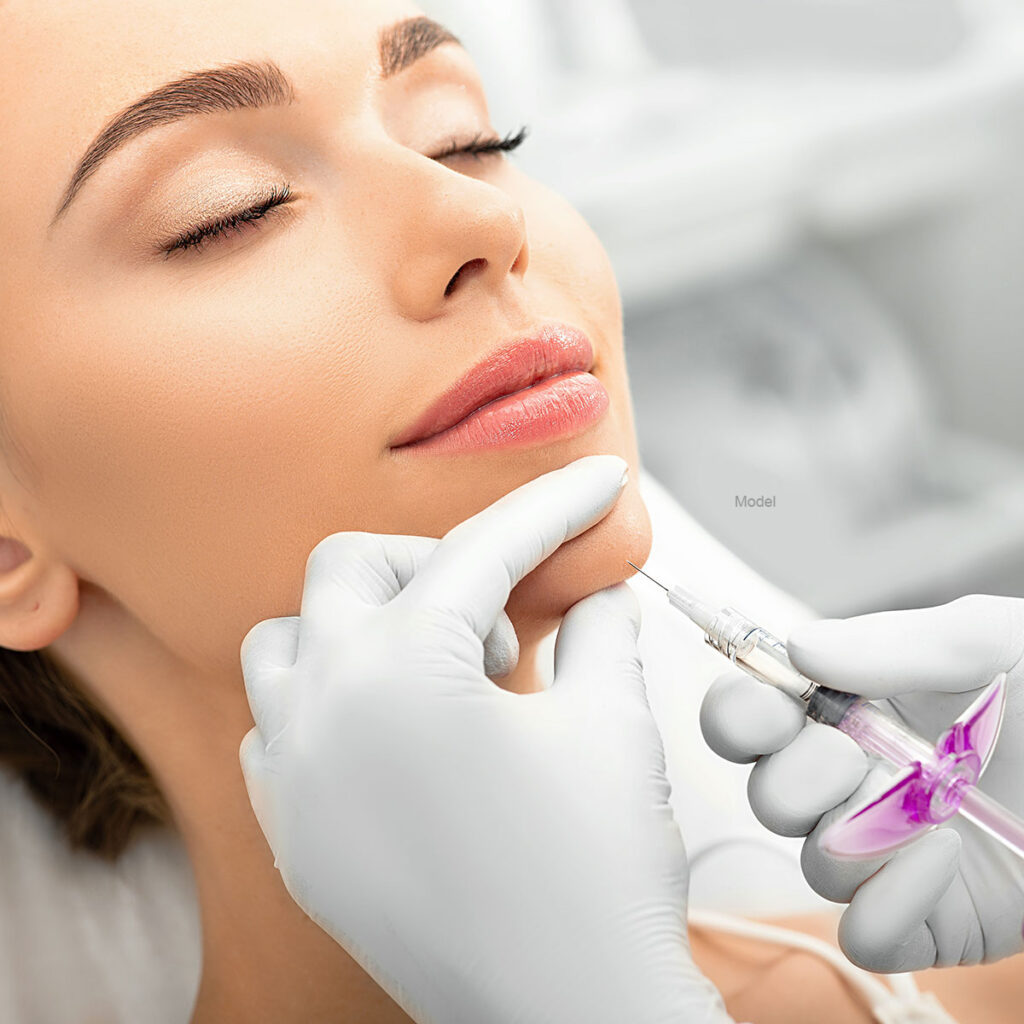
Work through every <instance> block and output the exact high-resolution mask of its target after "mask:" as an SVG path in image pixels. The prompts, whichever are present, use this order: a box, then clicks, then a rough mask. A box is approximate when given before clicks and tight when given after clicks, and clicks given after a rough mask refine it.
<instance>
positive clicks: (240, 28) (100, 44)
mask: <svg viewBox="0 0 1024 1024" xmlns="http://www.w3.org/2000/svg"><path fill="white" fill-rule="evenodd" d="M420 13H422V11H421V10H420V8H418V7H417V6H415V5H414V4H412V3H409V2H407V0H289V3H288V5H287V8H284V7H282V5H281V3H280V0H218V2H217V3H210V2H209V0H180V2H179V0H176V2H175V3H173V4H167V3H165V2H160V0H62V2H60V3H46V4H40V3H38V2H36V0H0V96H3V97H5V102H3V103H0V151H2V152H3V154H4V159H3V160H2V161H0V214H2V215H3V219H4V221H5V222H6V223H7V226H8V228H10V229H12V230H15V231H16V230H22V231H28V230H30V229H32V226H33V225H34V230H35V231H36V232H38V231H39V230H41V227H42V226H45V224H46V223H47V222H48V221H49V218H50V216H51V215H52V211H53V206H54V204H55V203H56V202H57V200H58V198H59V196H60V193H61V190H62V188H63V187H64V184H65V182H66V181H67V178H68V175H70V174H71V172H72V170H73V168H74V166H75V163H76V162H77V160H78V159H79V157H80V156H81V155H82V153H83V151H84V150H85V149H86V147H87V146H88V145H89V143H90V141H91V140H92V139H93V138H94V137H95V136H96V135H97V133H98V132H99V131H100V130H101V129H102V128H103V126H104V124H106V123H107V121H109V119H110V118H111V117H112V116H113V115H114V114H116V113H117V112H118V111H119V110H121V109H122V108H124V107H126V106H128V105H129V104H130V103H132V102H134V101H135V100H136V99H138V98H139V97H140V96H142V95H143V94H145V93H147V92H149V91H150V90H152V89H154V88H156V87H158V86H160V85H162V84H163V83H165V82H167V81H171V80H174V79H177V78H180V77H183V76H184V75H186V74H188V73H189V72H191V71H195V70H199V69H201V68H206V67H212V66H216V65H220V64H225V63H229V62H234V61H239V60H259V59H260V58H265V57H269V58H272V59H273V60H275V61H277V62H278V63H279V64H281V66H282V67H284V68H285V69H286V70H288V71H289V72H291V71H292V70H293V69H297V70H296V77H297V78H298V79H300V80H303V75H302V73H300V72H303V73H304V74H305V79H304V80H305V81H307V82H308V81H310V80H311V77H316V78H320V77H329V79H330V84H331V86H332V88H334V89H338V90H341V91H342V93H344V91H345V90H346V89H348V88H356V87H357V86H358V83H360V82H362V81H363V80H364V79H365V77H366V75H367V73H368V71H369V69H370V68H371V67H372V66H373V65H374V63H375V62H376V58H377V34H378V32H379V30H380V29H381V28H382V27H383V26H385V25H389V24H391V23H392V22H394V21H397V20H398V19H400V18H405V17H409V16H411V15H416V14H420Z"/></svg>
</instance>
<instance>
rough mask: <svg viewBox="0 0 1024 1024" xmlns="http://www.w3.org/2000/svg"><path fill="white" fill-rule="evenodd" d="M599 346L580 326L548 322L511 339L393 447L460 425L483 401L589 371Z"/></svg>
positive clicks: (447, 392)
mask: <svg viewBox="0 0 1024 1024" xmlns="http://www.w3.org/2000/svg"><path fill="white" fill-rule="evenodd" d="M593 365H594V348H593V346H592V345H591V343H590V339H589V338H588V337H587V336H586V335H585V334H584V333H583V332H582V331H581V330H579V329H578V328H575V327H570V326H569V325H568V324H563V323H557V322H554V321H551V322H548V323H546V324H544V325H543V326H541V327H540V328H539V329H537V330H535V331H532V332H531V333H530V334H528V335H523V336H520V337H518V338H515V339H513V340H512V341H511V342H507V343H506V344H504V345H502V346H501V347H500V348H498V349H496V350H495V351H494V352H492V353H491V354H490V355H488V356H487V357H486V358H485V359H482V360H481V361H480V362H478V363H477V364H476V365H475V366H473V367H472V368H471V369H469V370H468V371H467V372H466V373H465V374H463V375H462V377H460V378H459V379H458V380H457V381H456V382H455V383H454V384H452V385H451V387H449V388H447V389H446V390H445V391H444V392H443V393H442V394H441V395H440V396H439V397H438V398H437V399H436V400H435V401H433V402H431V404H430V406H429V408H428V409H427V410H426V411H425V412H424V413H423V414H422V415H420V416H418V417H417V418H416V420H415V421H414V422H413V423H412V425H411V426H409V427H408V429H406V430H404V431H403V432H402V433H401V434H400V435H399V436H398V437H397V438H396V439H395V440H394V441H392V442H391V447H392V448H399V447H401V446H402V445H407V444H412V443H413V442H415V441H423V440H426V439H427V438H428V437H432V436H433V435H434V434H440V433H441V432H442V431H443V430H447V429H448V428H449V427H454V426H455V424H456V423H458V422H459V421H460V420H463V419H465V418H466V417H467V416H468V415H470V413H473V412H476V410H477V409H479V408H481V406H484V405H487V404H488V403H489V402H493V401H494V400H495V399H498V398H504V397H505V396H506V395H511V394H514V393H515V392H517V391H522V390H523V389H524V388H528V387H530V386H532V385H533V384H536V383H538V382H539V381H542V380H546V379H547V378H549V377H554V376H557V375H558V374H560V373H572V372H573V371H581V370H582V371H589V370H590V369H591V367H593Z"/></svg>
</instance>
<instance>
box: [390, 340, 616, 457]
mask: <svg viewBox="0 0 1024 1024" xmlns="http://www.w3.org/2000/svg"><path fill="white" fill-rule="evenodd" d="M593 365H594V350H593V347H592V346H591V344H590V339H589V338H588V337H587V336H586V335H585V334H584V333H583V332H582V331H579V330H577V329H576V328H574V327H570V326H568V325H567V324H560V323H549V324H546V325H544V327H543V328H542V329H541V330H539V331H538V332H537V333H536V334H534V335H532V336H530V337H526V338H520V339H517V340H515V341H513V342H512V343H511V344H508V345H505V346H503V347H502V348H499V349H498V350H497V351H496V352H494V353H492V354H491V355H490V356H488V357H487V358H486V359H485V360H483V361H482V362H480V363H477V365H476V366H474V367H473V368H472V369H470V370H469V372H468V373H466V374H465V375H464V376H463V377H462V378H461V379H460V380H458V381H456V383H455V384H453V385H452V386H451V387H450V388H448V390H446V391H445V392H444V394H442V395H441V396H440V397H439V398H438V399H437V400H436V401H434V402H433V403H432V404H431V405H430V407H429V408H428V409H427V410H426V411H425V412H424V413H422V415H420V416H419V417H418V418H417V419H416V420H415V422H413V423H412V424H411V425H410V426H409V427H408V428H407V429H406V430H404V431H403V432H402V433H401V434H400V435H399V436H398V437H397V438H396V439H395V440H394V441H393V442H392V443H391V447H392V448H411V447H415V448H416V449H430V450H435V451H437V450H445V451H455V450H467V449H478V448H484V447H488V448H489V447H495V446H497V447H502V448H505V447H513V446H516V447H518V446H528V445H530V444H536V443H543V442H544V441H550V440H552V439H554V438H555V437H558V436H565V435H567V434H571V433H578V432H579V431H580V430H582V429H585V428H586V427H587V426H589V425H590V424H591V423H593V422H595V421H596V420H597V419H599V418H600V417H601V416H602V415H603V414H604V412H605V410H606V409H607V408H608V405H609V399H608V393H607V392H606V391H605V389H604V387H603V385H602V384H601V382H600V381H599V380H598V379H597V378H596V377H594V376H593V375H592V374H590V373H589V372H588V371H589V370H590V369H591V367H592V366H593Z"/></svg>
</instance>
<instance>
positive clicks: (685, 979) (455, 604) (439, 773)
mask: <svg viewBox="0 0 1024 1024" xmlns="http://www.w3.org/2000/svg"><path fill="white" fill-rule="evenodd" d="M625 468H626V464H625V463H624V462H623V460H621V459H619V458H616V457H613V456H591V457H589V458H584V459H580V460H578V461H576V462H574V463H572V464H570V465H569V466H567V467H565V468H564V469H560V470H556V471H555V472H552V473H548V474H546V475H544V476H541V477H539V478H537V479H536V480H533V481H531V482H529V483H527V484H525V485H524V486H522V487H519V488H517V489H516V490H515V491H513V492H511V493H510V494H508V495H506V496H505V497H504V498H502V499H500V500H499V501H497V502H496V503H495V504H493V505H492V506H490V507H489V508H487V509H485V510H484V511H483V512H481V513H479V514H478V515H476V516H473V517H472V518H471V519H468V520H466V521H465V522H464V523H462V524H460V525H459V526H457V527H455V528H454V529H453V530H451V531H450V532H449V533H448V534H447V535H446V536H445V537H444V538H443V539H442V540H441V541H436V540H428V539H426V538H420V537H402V536H389V535H377V534H367V533H336V534H332V535H331V536H329V537H327V538H325V539H324V540H323V541H321V542H320V543H319V544H318V545H317V546H316V548H315V549H314V550H313V552H312V554H311V555H310V556H309V559H308V562H307V565H306V578H305V586H304V590H303V595H302V607H301V614H300V616H298V617H284V618H278V619H267V620H264V621H262V622H260V623H258V624H257V625H256V626H254V627H253V629H252V630H250V631H249V633H248V634H247V635H246V637H245V640H244V641H243V644H242V651H241V657H242V666H243V669H244V675H245V683H246V689H247V693H248V696H249V702H250V705H251V707H252V709H253V713H254V717H255V720H256V728H254V729H253V730H251V731H250V732H249V733H248V734H247V735H246V737H245V739H244V741H243V743H242V746H241V750H240V758H241V762H242V768H243V772H244V775H245V780H246V785H247V787H248V791H249V795H250V799H251V801H252V804H253V807H254V809H255V811H256V813H257V817H258V818H259V821H260V825H261V827H262V829H263V832H264V834H265V835H266V837H267V840H268V842H269V844H270V846H271V848H272V849H273V851H274V855H275V858H276V860H275V863H276V865H277V867H278V869H279V870H280V872H281V875H282V877H283V879H284V882H285V885H286V886H287V888H288V891H289V892H290V893H291V895H292V897H293V898H294V899H295V901H296V902H297V903H298V904H299V906H300V907H302V909H303V910H305V911H306V913H308V914H309V915H310V917H312V918H313V919H314V920H315V921H316V922H317V923H318V924H319V925H320V926H321V927H322V928H323V929H324V930H325V931H327V932H328V933H329V934H330V935H331V936H333V937H334V938H335V939H336V940H337V941H338V942H339V943H340V944H341V945H342V946H343V947H344V948H345V949H346V950H347V951H348V952H349V953H350V954H351V955H352V956H353V958H354V959H355V960H356V961H357V962H358V963H359V964H360V965H362V966H363V968H364V969H365V970H366V971H367V972H368V973H369V974H370V975H371V976H372V977H373V978H374V979H375V980H376V981H377V982H378V984H380V985H381V987H382V988H384V989H385V990H386V991H387V992H388V993H389V994H390V995H391V996H392V998H394V999H395V1001H396V1002H397V1003H398V1004H399V1005H400V1006H401V1007H402V1008H403V1009H404V1010H405V1011H406V1012H407V1013H408V1014H409V1015H410V1016H412V1017H413V1018H414V1019H415V1020H417V1021H420V1022H432V1024H502V1022H510V1024H511V1022H516V1024H542V1022H551V1024H570V1022H572V1024H576V1022H583V1021H586V1022H587V1024H602V1022H607V1024H623V1022H624V1021H629V1022H630V1024H647V1022H650V1024H654V1022H657V1024H669V1022H672V1024H682V1022H687V1024H703V1022H711V1021H715V1022H719V1021H729V1020H730V1018H729V1017H728V1015H727V1014H726V1013H725V1010H724V1008H723V1005H722V1002H721V998H720V996H719V994H718V993H717V991H716V990H715V989H714V987H713V986H712V985H711V983H710V982H709V981H708V980H707V979H706V978H705V977H704V976H703V975H701V974H700V972H699V971H698V970H697V968H696V967H695V966H694V964H693V962H692V960H691V958H690V954H689V948H688V943H687V931H686V896H687V882H688V869H687V862H686V856H685V852H684V849H683V842H682V838H681V836H680V833H679V828H678V825H677V824H676V821H675V819H674V817H673V814H672V810H671V807H670V806H669V792H670V787H669V783H668V781H667V779H666V776H665V762H664V753H663V748H662V742H661V737H660V735H659V732H658V729H657V727H656V725H655V722H654V719H653V717H652V715H651V712H650V709H649V707H648V703H647V698H646V692H645V688H644V681H643V676H642V671H641V665H640V660H639V656H638V653H637V646H636V637H637V631H638V628H639V610H638V607H637V603H636V599H635V597H634V595H633V593H632V591H631V590H630V589H629V587H628V586H626V585H625V584H619V585H618V586H615V587H611V588H608V589H607V590H604V591H600V592H598V593H596V594H593V595H591V596H590V597H587V598H585V599H584V600H582V601H580V602H579V603H578V604H576V605H574V606H573V607H572V608H571V609H570V610H569V612H568V614H567V615H566V616H565V618H564V620H563V622H562V625H561V628H560V629H559V632H558V637H557V647H556V650H555V682H554V684H553V685H552V686H551V688H550V689H548V690H544V691H542V692H539V693H532V694H515V693H512V692H509V691H506V690H503V689H501V688H500V687H498V686H497V685H496V684H495V683H494V682H492V681H491V679H489V678H488V677H487V675H486V674H485V664H484V654H485V652H484V641H485V639H486V638H488V636H489V634H491V633H492V629H494V627H495V624H496V622H499V621H500V619H499V617H500V616H501V615H502V610H503V608H504V605H505V602H506V601H507V599H508V596H509V591H510V590H511V589H512V587H513V586H514V585H515V584H516V583H518V582H519V580H521V579H522V578H523V577H524V576H525V575H526V574H527V573H528V572H530V570H532V569H533V568H534V567H535V566H537V565H538V564H539V563H540V562H541V561H543V560H544V559H545V558H547V557H548V555H550V554H551V553H552V552H553V551H555V550H556V548H558V547H559V545H561V544H562V543H563V542H564V541H566V540H568V539H570V538H572V537H575V536H576V535H577V534H579V533H582V532H583V531H584V530H586V529H588V528H589V527H591V526H593V525H594V524H595V523H596V522H598V521H599V520H600V519H602V518H603V517H604V516H605V515H606V514H607V513H608V511H609V510H610V509H611V508H612V506H613V505H614V504H615V502H616V500H617V498H618V495H619V493H620V491H621V486H622V483H621V482H620V481H623V477H624V472H625ZM493 641H494V638H493V637H492V645H491V646H492V647H496V648H497V649H498V653H497V654H496V656H495V657H494V658H492V661H493V662H494V663H498V662H501V661H502V660H504V661H505V662H506V664H505V668H508V669H510V668H511V667H513V666H514V664H515V659H516V650H515V646H514V634H513V645H511V646H509V645H507V644H506V645H504V651H505V654H504V659H503V657H502V656H501V651H500V649H501V648H502V646H503V645H502V643H501V642H497V643H494V642H493ZM499 641H500V638H499Z"/></svg>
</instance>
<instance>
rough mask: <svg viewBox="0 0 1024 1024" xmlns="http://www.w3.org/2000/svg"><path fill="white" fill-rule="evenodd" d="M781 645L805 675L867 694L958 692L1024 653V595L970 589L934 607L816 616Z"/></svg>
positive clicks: (1008, 666) (1008, 667)
mask: <svg viewBox="0 0 1024 1024" xmlns="http://www.w3.org/2000/svg"><path fill="white" fill-rule="evenodd" d="M786 649H787V651H788V652H789V657H790V660H791V661H792V662H793V664H794V665H795V666H796V667H797V669H798V670H799V671H801V672H803V673H804V675H807V676H809V677H810V678H811V679H815V680H817V681H818V682H819V683H823V684H824V685H826V686H831V687H833V688H834V689H837V690H848V691H850V692H851V693H859V694H862V695H863V696H865V697H867V698H869V699H874V698H877V697H889V696H895V695H897V694H901V693H911V692H914V691H917V690H937V691H942V692H946V693H960V692H963V691H966V690H973V689H975V688H977V687H979V686H984V685H985V684H986V683H988V682H990V681H991V680H992V679H993V678H994V677H995V676H996V675H997V674H998V673H1000V672H1009V671H1010V670H1011V669H1012V668H1013V667H1014V665H1016V664H1017V663H1018V662H1019V661H1020V660H1021V657H1022V656H1024V600H1022V599H1020V598H1011V597H996V596H993V595H990V594H971V595H969V596H967V597H961V598H958V599H957V600H955V601H951V602H949V603H948V604H943V605H938V606H936V607H934V608H913V609H909V610H905V611H888V612H872V613H870V614H868V615H857V616H854V617H853V618H849V619H819V620H818V621H815V622H806V623H801V624H800V625H799V626H797V627H796V628H795V629H794V630H793V632H792V633H791V634H790V636H789V638H788V640H787V641H786Z"/></svg>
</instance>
